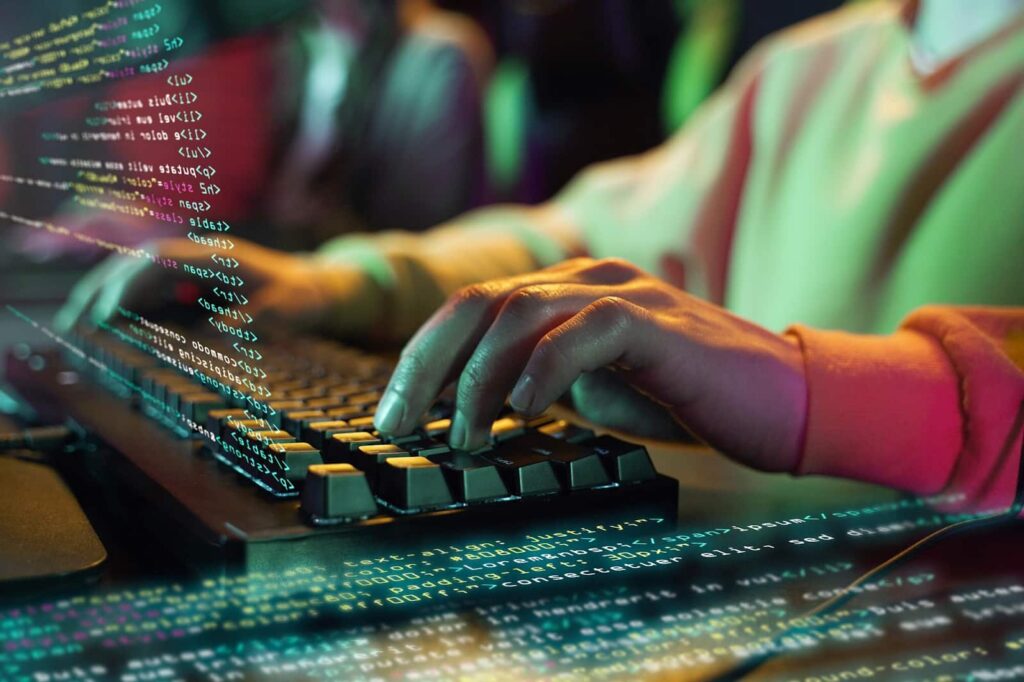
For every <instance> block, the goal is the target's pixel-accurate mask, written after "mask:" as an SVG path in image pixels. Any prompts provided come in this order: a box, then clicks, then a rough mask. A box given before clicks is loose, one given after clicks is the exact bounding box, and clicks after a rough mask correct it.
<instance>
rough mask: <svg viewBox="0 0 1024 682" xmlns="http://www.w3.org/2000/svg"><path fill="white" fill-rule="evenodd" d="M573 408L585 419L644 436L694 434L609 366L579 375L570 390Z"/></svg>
mask: <svg viewBox="0 0 1024 682" xmlns="http://www.w3.org/2000/svg"><path fill="white" fill-rule="evenodd" d="M570 396H571V399H572V406H573V408H574V409H575V410H576V411H577V412H578V413H579V414H580V416H581V417H583V418H584V419H586V420H588V421H590V422H593V423H595V424H600V425H601V426H605V427H607V428H610V429H615V430H617V431H623V432H626V433H630V434H633V435H636V436H641V437H644V438H654V439H658V440H675V441H679V440H683V441H692V440H693V436H692V435H691V434H690V433H689V431H687V430H686V429H685V428H684V427H683V426H681V425H680V424H679V423H678V422H677V421H676V420H675V419H673V418H672V415H670V414H669V412H668V410H666V409H665V408H664V407H662V406H661V405H659V404H657V403H656V402H654V401H653V400H651V399H650V398H648V397H647V396H645V395H643V394H642V393H640V392H639V391H637V390H636V389H634V388H633V387H632V386H630V385H629V384H628V383H626V381H624V380H623V378H622V376H621V375H620V374H618V373H616V372H614V371H613V370H610V369H599V370H596V371H594V372H588V373H586V374H582V375H580V378H579V379H577V380H576V381H575V383H573V385H572V389H571V391H570Z"/></svg>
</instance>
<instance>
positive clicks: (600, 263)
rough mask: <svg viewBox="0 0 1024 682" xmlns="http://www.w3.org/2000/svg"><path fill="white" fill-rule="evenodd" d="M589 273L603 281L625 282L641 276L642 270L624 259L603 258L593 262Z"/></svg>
mask: <svg viewBox="0 0 1024 682" xmlns="http://www.w3.org/2000/svg"><path fill="white" fill-rule="evenodd" d="M587 273H588V274H591V275H593V276H595V277H600V278H601V279H606V280H612V281H616V282H625V281H628V280H630V279H633V278H634V277H637V276H638V275H639V274H640V268H638V267H637V266H635V265H633V264H632V263H630V262H629V261H628V260H626V259H624V258H602V259H601V260H596V261H592V263H591V264H590V266H589V267H588V268H587Z"/></svg>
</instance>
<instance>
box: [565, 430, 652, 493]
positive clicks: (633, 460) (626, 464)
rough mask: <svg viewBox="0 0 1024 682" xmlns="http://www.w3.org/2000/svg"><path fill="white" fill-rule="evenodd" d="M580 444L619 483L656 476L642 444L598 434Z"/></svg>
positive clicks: (645, 479) (644, 479) (635, 481)
mask: <svg viewBox="0 0 1024 682" xmlns="http://www.w3.org/2000/svg"><path fill="white" fill-rule="evenodd" d="M582 446H583V447H585V448H589V449H590V450H591V451H592V452H594V453H595V454H596V455H598V456H599V457H600V458H601V461H603V462H604V465H605V468H606V469H607V470H608V474H609V475H610V476H611V477H612V478H613V479H614V480H616V481H618V482H619V483H637V482H639V481H649V480H650V479H652V478H654V477H655V476H657V473H656V472H655V470H654V465H653V464H652V463H651V458H650V456H649V455H648V454H647V448H645V447H644V446H642V445H634V444H633V443H627V442H626V441H622V440H619V439H618V438H615V437H614V436H599V437H597V438H594V439H591V440H589V441H585V442H584V443H582Z"/></svg>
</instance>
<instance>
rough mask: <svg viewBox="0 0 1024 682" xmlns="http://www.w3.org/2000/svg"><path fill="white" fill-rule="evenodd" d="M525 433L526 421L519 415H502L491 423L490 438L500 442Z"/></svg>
mask: <svg viewBox="0 0 1024 682" xmlns="http://www.w3.org/2000/svg"><path fill="white" fill-rule="evenodd" d="M524 433H526V422H524V421H523V420H522V419H520V418H519V417H502V418H501V419H496V420H495V421H494V423H493V424H491V440H492V441H494V442H495V443H501V442H503V441H506V440H510V439H512V438H515V437H517V436H521V435H522V434H524Z"/></svg>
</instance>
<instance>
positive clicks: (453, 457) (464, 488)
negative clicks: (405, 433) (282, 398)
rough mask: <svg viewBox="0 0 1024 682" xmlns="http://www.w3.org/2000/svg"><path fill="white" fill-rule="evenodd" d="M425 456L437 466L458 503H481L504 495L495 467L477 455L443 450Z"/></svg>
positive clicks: (505, 488) (505, 494)
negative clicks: (440, 452)
mask: <svg viewBox="0 0 1024 682" xmlns="http://www.w3.org/2000/svg"><path fill="white" fill-rule="evenodd" d="M428 459H429V460H430V461H431V462H433V463H434V464H437V465H439V466H440V467H441V472H442V473H443V474H444V477H445V479H446V480H447V481H448V487H449V488H450V489H451V491H452V494H453V495H454V496H455V497H456V499H458V500H459V501H461V502H481V501H484V500H493V499H495V498H500V497H508V494H509V492H508V488H507V487H506V486H505V482H504V481H502V479H501V475H500V474H499V473H498V468H497V467H496V466H494V464H493V463H491V462H489V461H488V460H486V459H484V458H483V457H482V456H480V455H473V454H470V453H468V452H446V453H444V454H440V455H433V456H431V457H428Z"/></svg>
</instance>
